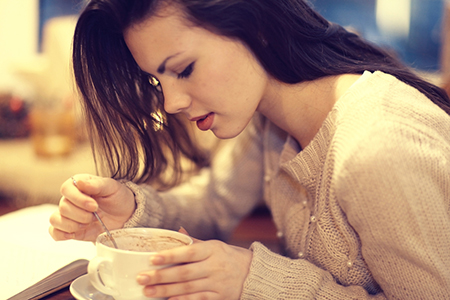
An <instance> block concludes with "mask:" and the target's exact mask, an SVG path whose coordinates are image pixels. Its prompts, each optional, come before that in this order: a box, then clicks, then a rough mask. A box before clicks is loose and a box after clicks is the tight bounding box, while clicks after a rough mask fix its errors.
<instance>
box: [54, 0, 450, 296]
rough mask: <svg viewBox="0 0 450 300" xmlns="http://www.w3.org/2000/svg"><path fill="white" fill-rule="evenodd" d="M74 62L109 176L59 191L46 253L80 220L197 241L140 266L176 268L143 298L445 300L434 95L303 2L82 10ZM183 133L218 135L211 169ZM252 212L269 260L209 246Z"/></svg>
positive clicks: (240, 0) (91, 228)
mask: <svg viewBox="0 0 450 300" xmlns="http://www.w3.org/2000/svg"><path fill="white" fill-rule="evenodd" d="M73 65H74V72H75V77H76V81H77V84H78V87H79V89H80V91H81V94H82V96H83V97H82V98H83V105H84V110H85V112H86V116H87V120H88V121H89V122H90V123H89V124H90V125H91V126H90V129H91V137H92V144H93V146H94V148H95V150H96V153H97V159H98V160H99V161H100V162H103V163H104V165H105V166H106V167H107V168H106V169H108V170H109V172H110V174H109V175H110V176H108V177H97V176H93V175H88V174H78V175H75V176H74V179H75V180H76V181H77V182H78V184H77V187H75V186H74V185H73V179H68V180H67V181H66V182H65V183H64V184H63V185H62V187H61V193H62V198H61V201H60V207H59V210H58V211H57V212H55V213H54V214H53V215H52V217H51V219H50V222H51V227H50V233H51V235H52V236H53V238H54V239H55V240H65V239H78V240H87V241H93V240H95V238H96V236H97V235H98V234H99V233H100V232H101V231H102V229H101V226H99V224H98V223H97V222H95V219H94V218H93V217H92V212H93V211H97V212H98V213H99V214H101V216H102V218H103V220H104V221H105V223H106V225H107V226H108V227H109V228H111V229H114V228H121V227H133V226H149V227H163V228H168V229H174V230H178V229H179V228H180V226H183V227H184V228H186V229H187V231H188V232H189V234H191V235H192V236H194V237H196V238H198V239H202V240H206V241H202V240H196V242H195V243H194V244H193V245H191V246H187V247H182V248H178V249H174V250H169V251H166V252H161V253H160V254H159V255H157V256H155V257H154V258H153V263H156V264H158V263H182V265H180V266H176V267H171V268H168V269H164V270H159V271H151V272H150V271H149V272H143V273H142V274H140V275H139V276H138V278H137V279H136V280H137V281H138V282H139V283H140V284H141V285H143V293H144V294H145V295H146V296H148V297H150V296H151V297H169V298H170V299H369V298H376V299H449V298H450V252H449V249H450V116H449V113H450V101H449V98H448V96H447V95H446V94H445V92H443V91H442V90H441V89H439V88H438V87H436V86H433V85H432V84H429V83H427V82H425V81H423V80H421V79H420V78H419V77H417V76H416V75H414V74H413V73H412V72H411V71H410V70H408V69H407V68H406V67H404V66H403V65H402V64H401V63H400V62H398V61H397V60H396V59H395V58H393V57H391V56H389V55H388V54H387V53H385V52H384V51H382V50H380V49H378V48H377V47H374V46H372V45H370V44H369V43H367V42H365V41H364V40H363V39H361V38H360V37H358V36H357V35H355V34H353V33H349V32H347V31H346V30H344V29H343V28H342V27H340V26H338V25H336V24H331V23H329V22H327V21H326V20H325V19H323V18H322V17H321V16H320V15H319V14H317V13H316V12H315V11H313V10H312V9H311V7H310V6H309V5H308V3H306V2H304V1H302V0H214V1H211V0H172V1H169V0H159V1H158V0H154V1H150V0H147V1H144V0H142V1H138V0H93V1H91V2H90V3H89V4H88V5H87V7H86V9H85V10H84V12H83V13H82V15H81V16H80V19H79V21H78V25H77V29H76V32H75V37H74V52H73ZM189 121H190V122H192V123H195V124H196V126H197V127H198V129H200V130H204V131H208V130H210V131H212V132H213V133H214V134H215V135H216V136H217V137H219V138H221V139H229V140H228V141H227V142H226V143H225V145H224V146H223V147H221V148H220V150H219V151H218V152H217V153H215V154H214V156H213V157H212V159H211V162H208V159H207V156H206V155H205V154H204V152H203V151H202V149H201V148H200V147H198V145H197V143H196V142H195V140H194V139H193V138H192V134H191V133H190V130H189V127H188V124H189ZM186 162H192V163H193V165H195V166H197V167H198V169H199V172H198V174H196V175H195V176H192V177H191V178H189V179H188V180H187V181H185V182H182V183H181V184H178V185H176V184H177V183H178V181H179V179H180V175H181V174H183V172H182V171H183V170H184V169H185V166H186V165H189V164H188V163H186ZM167 174H169V175H167ZM110 177H112V178H110ZM128 180H130V181H128ZM131 181H134V182H135V183H133V182H131ZM175 185H176V186H175ZM261 199H264V201H265V203H266V204H267V206H268V207H269V209H270V210H271V213H272V216H273V219H274V222H275V224H276V226H277V228H278V231H279V237H280V243H281V244H282V245H283V253H282V254H278V253H273V252H271V251H269V250H268V249H267V248H266V247H264V246H263V245H262V244H260V243H258V242H255V243H254V244H253V245H252V246H251V248H250V249H243V248H239V247H234V246H230V245H227V244H226V243H225V242H222V241H226V239H227V237H228V236H229V234H230V232H231V231H232V230H233V228H234V227H235V226H236V224H237V223H238V222H239V220H240V219H241V218H242V217H243V216H245V215H246V214H248V213H249V212H250V211H251V210H252V209H253V208H254V207H255V206H256V205H257V204H258V203H259V201H260V200H261ZM210 238H216V239H217V240H208V239H210ZM220 240H221V241H220Z"/></svg>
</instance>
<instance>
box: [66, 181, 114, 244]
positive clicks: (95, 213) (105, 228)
mask: <svg viewBox="0 0 450 300" xmlns="http://www.w3.org/2000/svg"><path fill="white" fill-rule="evenodd" d="M72 182H73V185H74V186H75V187H76V188H78V185H77V181H76V180H75V178H73V177H72ZM93 214H94V216H95V217H96V218H97V220H98V221H99V222H100V224H102V227H103V230H105V232H106V235H107V236H108V238H109V240H110V241H111V243H112V244H113V246H114V248H116V249H118V247H117V244H116V241H115V240H114V238H113V236H112V235H111V233H110V232H109V230H108V228H107V227H106V225H105V223H103V221H102V219H100V217H99V216H98V214H97V212H95V211H94V212H93Z"/></svg>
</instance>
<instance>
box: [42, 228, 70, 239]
mask: <svg viewBox="0 0 450 300" xmlns="http://www.w3.org/2000/svg"><path fill="white" fill-rule="evenodd" d="M48 232H49V233H50V236H51V237H52V238H53V239H54V240H55V241H65V240H70V239H73V238H75V234H74V233H68V232H64V231H61V230H59V229H56V228H55V227H53V226H50V227H49V229H48Z"/></svg>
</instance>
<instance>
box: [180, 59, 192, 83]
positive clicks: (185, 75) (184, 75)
mask: <svg viewBox="0 0 450 300" xmlns="http://www.w3.org/2000/svg"><path fill="white" fill-rule="evenodd" d="M194 63H195V62H193V63H191V64H190V65H189V66H187V67H186V69H184V70H183V72H181V73H180V74H178V79H182V78H188V77H189V76H190V75H191V74H192V71H194Z"/></svg>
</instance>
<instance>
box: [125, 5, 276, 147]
mask: <svg viewBox="0 0 450 300" xmlns="http://www.w3.org/2000/svg"><path fill="white" fill-rule="evenodd" d="M124 37H125V41H126V43H127V45H128V48H129V49H130V51H131V53H132V55H133V57H134V59H135V60H136V62H137V64H138V65H139V67H140V68H141V69H142V70H143V71H144V72H146V73H149V74H151V75H152V76H154V77H155V78H156V79H157V80H158V81H159V82H160V84H161V87H162V90H163V93H164V109H165V110H166V112H167V113H170V114H176V113H183V114H185V115H186V117H187V118H188V119H189V120H190V121H192V122H197V127H198V128H199V129H200V130H212V131H213V132H214V134H215V135H216V136H217V137H219V138H232V137H235V136H237V135H238V134H239V133H240V132H241V131H242V130H243V129H244V128H245V126H246V125H247V124H248V123H249V121H250V119H251V118H252V116H253V114H254V112H255V111H256V109H257V107H258V105H259V102H260V101H261V99H262V97H263V96H264V93H265V90H266V88H267V84H268V75H267V73H266V72H265V71H264V69H263V68H262V66H261V65H260V64H259V62H258V61H257V60H256V58H255V57H254V56H253V55H252V53H251V52H250V51H249V50H248V49H247V48H246V47H245V46H244V45H243V44H242V43H241V42H240V41H237V40H232V39H229V38H225V37H223V36H219V35H216V34H214V33H211V32H210V31H208V30H206V29H203V28H200V27H195V26H189V25H188V23H187V21H185V19H183V17H182V16H181V13H180V12H179V11H178V10H177V9H176V8H174V7H169V8H165V9H162V10H161V11H160V12H159V13H158V15H157V16H153V17H151V18H149V19H148V20H146V21H144V22H142V23H140V24H137V25H135V26H132V27H130V28H129V29H128V30H127V31H126V32H125V34H124Z"/></svg>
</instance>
